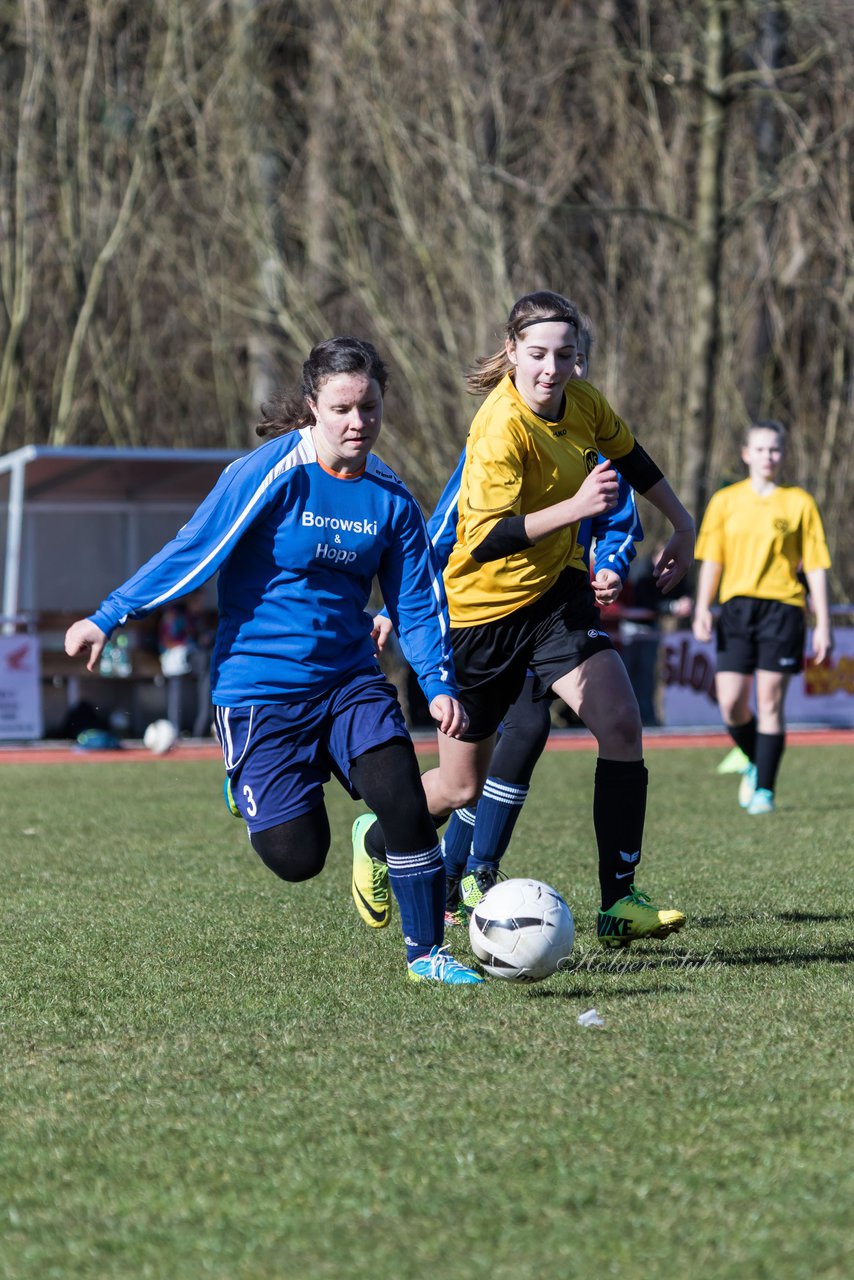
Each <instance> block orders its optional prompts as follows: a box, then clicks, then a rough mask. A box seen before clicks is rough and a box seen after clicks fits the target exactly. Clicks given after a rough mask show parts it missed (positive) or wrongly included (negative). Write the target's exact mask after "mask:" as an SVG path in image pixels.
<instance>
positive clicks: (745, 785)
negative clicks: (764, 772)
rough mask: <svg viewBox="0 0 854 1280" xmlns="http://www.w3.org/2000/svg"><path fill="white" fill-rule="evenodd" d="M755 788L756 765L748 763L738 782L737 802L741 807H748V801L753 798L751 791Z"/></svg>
mask: <svg viewBox="0 0 854 1280" xmlns="http://www.w3.org/2000/svg"><path fill="white" fill-rule="evenodd" d="M755 790H756V765H755V764H749V765H748V766H747V768H746V769H745V771H744V773H743V774H742V775H741V782H740V783H739V784H738V803H739V804H740V805H741V807H742V809H749V808H750V802H751V800H752V799H753V793H754V792H755Z"/></svg>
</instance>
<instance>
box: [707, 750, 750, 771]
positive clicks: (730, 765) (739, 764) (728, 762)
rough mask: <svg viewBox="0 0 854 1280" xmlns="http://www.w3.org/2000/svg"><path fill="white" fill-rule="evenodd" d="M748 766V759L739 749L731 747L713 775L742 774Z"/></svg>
mask: <svg viewBox="0 0 854 1280" xmlns="http://www.w3.org/2000/svg"><path fill="white" fill-rule="evenodd" d="M749 764H750V757H749V756H748V755H745V753H744V752H743V751H742V749H741V747H733V749H732V751H728V752H727V754H726V755H725V756H724V758H723V760H722V761H721V762H720V764H719V765H718V767H717V769H716V770H715V773H744V771H745V769H746V768H747V767H748V766H749Z"/></svg>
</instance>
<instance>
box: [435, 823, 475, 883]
mask: <svg viewBox="0 0 854 1280" xmlns="http://www.w3.org/2000/svg"><path fill="white" fill-rule="evenodd" d="M475 812H476V811H475V809H474V808H471V809H457V810H456V811H455V812H454V813H452V814H451V817H450V819H449V821H448V826H447V829H446V831H445V834H444V836H443V837H442V857H443V859H444V861H445V874H446V875H448V876H453V877H454V878H455V879H456V880H459V879H461V877H462V875H463V873H464V871H465V866H466V858H467V857H468V856H469V850H470V849H471V837H472V832H473V831H474V826H475Z"/></svg>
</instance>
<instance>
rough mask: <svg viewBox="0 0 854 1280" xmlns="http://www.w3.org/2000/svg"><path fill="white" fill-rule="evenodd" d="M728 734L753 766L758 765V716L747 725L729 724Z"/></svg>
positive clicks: (751, 718) (752, 717)
mask: <svg viewBox="0 0 854 1280" xmlns="http://www.w3.org/2000/svg"><path fill="white" fill-rule="evenodd" d="M727 733H728V734H729V736H730V737H731V738H732V740H733V742H734V743H735V745H736V746H737V747H741V749H742V751H743V752H744V754H745V755H746V756H747V758H748V760H749V761H750V763H751V764H755V763H756V716H751V717H750V719H749V720H748V721H747V723H746V724H728V725H727Z"/></svg>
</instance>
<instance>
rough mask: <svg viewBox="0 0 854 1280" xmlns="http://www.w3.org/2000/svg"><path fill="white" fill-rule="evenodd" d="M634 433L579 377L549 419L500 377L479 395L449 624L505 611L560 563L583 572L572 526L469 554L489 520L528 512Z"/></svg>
mask: <svg viewBox="0 0 854 1280" xmlns="http://www.w3.org/2000/svg"><path fill="white" fill-rule="evenodd" d="M634 443H635V441H634V436H633V435H632V433H631V431H630V430H629V428H628V427H627V426H626V424H625V423H624V422H623V420H622V419H621V418H619V417H618V416H617V415H616V414H615V413H614V410H613V409H612V408H611V406H610V405H609V404H608V401H607V400H606V399H605V397H604V396H603V395H602V394H601V392H599V391H597V390H596V388H595V387H592V386H591V385H590V383H588V382H570V383H568V384H567V387H566V393H565V408H564V413H563V416H562V417H561V419H560V421H559V422H549V421H548V420H547V419H546V418H540V417H539V416H538V415H537V414H536V413H534V412H533V410H532V409H529V408H528V406H527V405H526V403H525V401H524V400H523V399H522V397H521V396H520V395H519V393H518V392H517V390H516V387H515V386H514V384H513V380H512V378H511V377H510V375H509V374H507V375H505V377H504V378H502V380H501V382H500V383H499V384H498V386H497V387H495V389H494V390H493V391H491V392H490V394H489V395H488V396H487V398H486V399H485V400H484V402H483V404H482V405H481V407H480V409H479V410H478V412H477V414H476V415H475V417H474V420H473V422H472V425H471V429H470V431H469V436H468V441H467V444H466V462H465V466H464V468H463V474H462V482H461V487H460V499H459V518H458V522H457V541H456V545H455V546H454V548H453V550H452V552H451V555H450V559H449V560H448V564H447V567H446V569H445V575H444V580H445V590H446V593H447V596H448V604H449V608H450V615H451V623H452V625H453V626H455V627H470V626H475V625H476V624H478V623H483V622H493V621H495V620H496V619H497V618H503V617H506V616H507V614H509V613H513V612H514V611H515V610H516V609H520V608H522V607H523V606H525V605H527V604H531V603H532V602H533V601H534V600H537V599H538V598H539V597H540V596H541V595H543V594H544V593H545V592H546V591H548V590H549V588H550V587H551V586H553V585H554V583H555V582H556V581H557V578H558V575H559V574H560V573H562V571H563V570H564V569H566V568H568V567H574V568H577V569H581V570H582V571H583V570H584V561H583V558H582V553H581V549H580V548H579V545H578V538H577V534H578V524H577V523H576V524H572V525H569V526H567V527H566V528H565V529H560V530H558V531H557V532H556V533H552V534H549V535H548V537H546V538H543V539H542V540H541V541H539V542H537V543H536V544H535V545H534V546H532V547H527V548H525V550H523V551H518V552H515V553H514V554H513V555H510V556H505V557H502V558H501V559H498V560H489V561H487V562H486V563H484V564H478V562H477V561H476V560H474V559H473V558H472V556H471V551H472V549H473V548H477V547H478V546H479V544H480V543H481V542H482V541H483V539H484V538H485V537H486V536H487V534H488V533H489V532H490V530H491V529H493V528H494V527H495V525H496V524H497V523H498V521H499V520H502V519H504V518H505V517H507V516H519V515H528V514H530V513H531V512H533V511H541V510H543V509H544V508H545V507H551V506H554V504H555V503H557V502H563V501H564V499H566V498H571V497H572V496H573V495H574V494H576V493H577V492H578V489H579V488H580V486H581V485H582V483H583V481H584V479H585V477H586V476H587V475H588V474H589V473H590V472H591V471H592V470H593V468H594V467H595V466H596V463H597V461H598V454H599V453H602V454H604V455H605V457H606V458H623V457H625V456H626V454H627V453H630V452H631V450H632V449H633V448H634Z"/></svg>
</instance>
